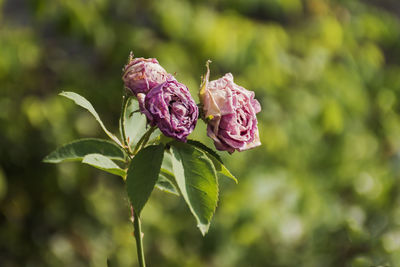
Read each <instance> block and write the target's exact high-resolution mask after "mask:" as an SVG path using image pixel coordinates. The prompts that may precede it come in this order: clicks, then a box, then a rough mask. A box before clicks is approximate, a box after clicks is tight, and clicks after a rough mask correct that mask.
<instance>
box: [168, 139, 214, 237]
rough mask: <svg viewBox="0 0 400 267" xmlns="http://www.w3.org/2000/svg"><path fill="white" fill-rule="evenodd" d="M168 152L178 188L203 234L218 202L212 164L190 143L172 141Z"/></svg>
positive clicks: (208, 225)
mask: <svg viewBox="0 0 400 267" xmlns="http://www.w3.org/2000/svg"><path fill="white" fill-rule="evenodd" d="M171 151H172V166H173V170H174V175H175V179H176V182H177V185H178V188H179V191H180V193H181V195H182V196H183V198H184V199H185V201H186V203H187V204H188V206H189V208H190V210H191V212H192V214H193V215H194V217H195V218H196V220H197V226H198V227H199V229H200V231H201V233H202V234H203V235H205V234H206V233H207V231H208V228H209V227H210V222H211V218H212V216H213V214H214V211H215V208H216V206H217V202H218V182H217V173H216V171H215V168H214V164H213V163H212V161H211V160H210V159H209V157H208V156H207V155H206V154H205V153H204V152H203V151H202V150H200V149H198V148H196V147H194V146H191V145H189V144H185V143H181V142H176V141H175V142H172V143H171Z"/></svg>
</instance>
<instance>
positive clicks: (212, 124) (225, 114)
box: [199, 66, 261, 153]
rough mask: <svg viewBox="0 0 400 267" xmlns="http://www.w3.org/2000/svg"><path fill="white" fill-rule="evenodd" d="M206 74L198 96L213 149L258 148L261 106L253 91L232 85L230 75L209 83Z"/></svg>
mask: <svg viewBox="0 0 400 267" xmlns="http://www.w3.org/2000/svg"><path fill="white" fill-rule="evenodd" d="M207 67H208V66H207ZM208 75H209V71H208V72H207V75H206V78H205V81H204V83H203V88H202V90H201V91H200V94H199V96H200V100H201V102H202V104H203V111H204V117H205V118H206V120H208V126H207V135H208V136H209V137H210V138H212V139H213V140H214V144H215V147H216V148H217V149H218V150H224V151H228V152H230V153H233V152H234V151H235V150H237V151H243V150H247V149H250V148H254V147H256V146H259V145H261V143H260V138H259V134H258V127H257V118H256V114H257V113H258V112H260V111H261V106H260V103H259V102H258V101H257V100H256V99H254V92H252V91H249V90H246V89H245V88H243V87H241V86H239V85H237V84H235V83H234V82H233V76H232V74H230V73H228V74H225V76H224V77H222V78H220V79H218V80H215V81H211V82H208Z"/></svg>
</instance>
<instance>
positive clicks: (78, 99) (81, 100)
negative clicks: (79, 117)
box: [59, 92, 121, 145]
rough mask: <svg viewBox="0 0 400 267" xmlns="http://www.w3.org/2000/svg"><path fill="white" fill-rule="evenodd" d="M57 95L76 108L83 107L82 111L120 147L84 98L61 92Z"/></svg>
mask: <svg viewBox="0 0 400 267" xmlns="http://www.w3.org/2000/svg"><path fill="white" fill-rule="evenodd" d="M59 95H61V96H64V97H66V98H69V99H71V100H72V101H74V102H75V104H77V105H78V106H81V107H83V108H84V109H86V110H88V111H89V112H90V113H91V114H92V115H93V117H95V119H96V120H97V122H98V123H99V124H100V126H101V128H102V129H103V130H104V132H105V133H106V134H107V135H108V136H109V137H110V138H111V139H112V140H113V141H114V142H116V143H117V144H119V145H121V142H120V141H119V139H118V138H117V137H116V136H115V135H114V134H113V133H111V132H110V131H109V130H107V128H106V127H105V126H104V124H103V122H102V121H101V119H100V116H99V114H97V112H96V110H95V109H94V108H93V106H92V104H90V102H89V101H88V100H87V99H86V98H84V97H83V96H81V95H79V94H77V93H74V92H61V93H60V94H59Z"/></svg>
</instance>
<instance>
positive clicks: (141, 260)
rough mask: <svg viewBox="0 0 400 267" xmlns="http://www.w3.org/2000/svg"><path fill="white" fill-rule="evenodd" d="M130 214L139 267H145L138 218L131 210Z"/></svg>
mask: <svg viewBox="0 0 400 267" xmlns="http://www.w3.org/2000/svg"><path fill="white" fill-rule="evenodd" d="M132 213H133V228H134V235H135V239H136V249H137V256H138V261H139V266H140V267H146V263H145V260H144V250H143V239H142V229H141V225H140V218H139V216H138V215H137V214H136V212H135V211H134V210H132Z"/></svg>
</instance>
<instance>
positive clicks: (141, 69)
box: [122, 54, 172, 95]
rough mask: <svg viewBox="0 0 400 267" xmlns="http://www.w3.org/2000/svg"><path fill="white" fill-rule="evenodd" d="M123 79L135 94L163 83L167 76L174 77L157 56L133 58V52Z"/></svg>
mask: <svg viewBox="0 0 400 267" xmlns="http://www.w3.org/2000/svg"><path fill="white" fill-rule="evenodd" d="M123 71H124V74H123V76H122V80H123V81H124V84H125V87H126V88H127V89H129V90H130V91H131V92H132V93H133V94H134V95H137V94H138V93H147V92H148V91H149V90H151V89H152V88H153V87H155V86H157V85H159V84H160V83H163V82H165V81H166V80H167V78H172V75H170V74H168V73H167V72H166V71H165V70H164V68H163V67H161V65H160V64H159V63H158V61H157V59H155V58H142V57H141V58H133V55H132V54H131V55H130V57H129V63H128V64H127V65H125V67H124V69H123Z"/></svg>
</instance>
